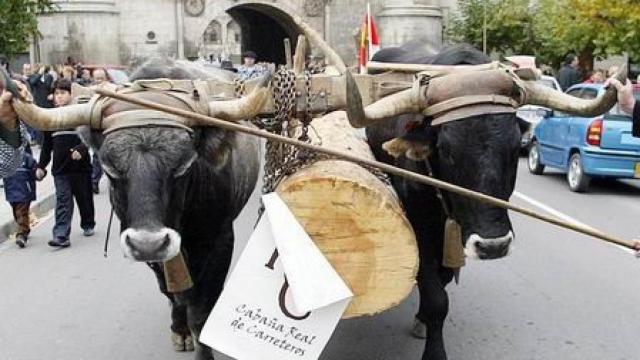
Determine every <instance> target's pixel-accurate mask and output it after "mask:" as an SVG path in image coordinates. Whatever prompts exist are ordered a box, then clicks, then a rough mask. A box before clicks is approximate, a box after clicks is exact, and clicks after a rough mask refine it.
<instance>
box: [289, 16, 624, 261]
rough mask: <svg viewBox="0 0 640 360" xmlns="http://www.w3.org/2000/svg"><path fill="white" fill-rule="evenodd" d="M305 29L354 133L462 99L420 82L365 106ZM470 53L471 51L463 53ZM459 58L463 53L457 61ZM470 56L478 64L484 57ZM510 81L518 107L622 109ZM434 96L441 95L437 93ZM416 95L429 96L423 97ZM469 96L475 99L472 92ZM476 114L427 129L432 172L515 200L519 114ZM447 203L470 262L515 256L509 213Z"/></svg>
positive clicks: (591, 112)
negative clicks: (328, 68) (336, 84)
mask: <svg viewBox="0 0 640 360" xmlns="http://www.w3.org/2000/svg"><path fill="white" fill-rule="evenodd" d="M300 26H301V28H303V30H304V31H305V33H306V34H307V37H308V38H309V40H310V41H311V42H312V43H314V45H315V46H317V47H319V48H320V49H321V50H322V51H323V52H324V53H325V54H326V57H327V59H328V60H329V62H331V63H333V64H334V65H335V66H336V68H337V69H338V71H340V72H341V73H342V74H343V75H344V76H345V78H346V87H347V91H346V93H347V100H346V104H347V114H348V117H349V121H350V123H351V125H352V126H354V127H367V126H370V125H374V124H380V123H384V122H389V121H396V120H397V117H398V115H402V114H423V113H424V112H425V111H426V110H427V109H428V108H429V106H430V105H431V104H435V103H437V102H438V101H433V99H432V97H436V98H438V100H439V101H443V100H448V99H449V98H448V95H447V94H455V93H456V91H454V89H452V82H451V81H450V79H451V78H450V77H443V78H434V79H431V81H430V84H429V88H428V91H427V90H426V89H423V88H421V86H422V85H421V84H420V83H416V84H415V85H414V87H413V88H412V89H408V90H405V91H400V92H398V93H396V94H393V95H391V96H387V97H385V98H383V99H381V100H379V101H377V102H375V103H373V104H371V105H369V106H367V107H363V106H362V98H361V95H360V93H359V91H358V88H357V86H356V83H355V81H354V79H353V77H352V76H351V75H350V73H349V71H348V70H347V69H346V67H345V66H344V63H343V62H342V60H341V59H340V57H339V56H338V55H337V54H336V53H335V52H334V51H333V50H332V49H331V48H330V47H329V46H328V45H327V44H326V43H325V42H324V41H323V40H322V38H321V37H320V36H319V35H318V34H316V33H315V32H314V31H313V30H312V29H309V28H308V27H306V26H305V25H304V24H300ZM464 51H467V52H468V51H470V50H469V49H464ZM473 51H476V50H473ZM476 52H477V51H476ZM459 55H460V53H458V54H457V56H459ZM463 55H464V53H463ZM464 57H465V59H459V60H462V61H463V62H464V60H467V61H468V59H469V57H468V56H464ZM471 57H476V58H478V57H477V54H474V56H471ZM488 60H489V59H487V62H488ZM459 63H460V62H454V63H449V64H447V63H444V64H445V65H455V64H459ZM390 66H393V64H390ZM432 70H434V71H442V70H443V67H442V66H434V67H433V69H432ZM498 73H502V75H499V74H498ZM496 74H497V75H496V76H498V78H496V79H489V80H492V81H493V80H498V81H503V80H505V79H504V77H505V76H507V75H506V72H504V71H497V70H496ZM463 76H464V77H467V76H469V75H468V74H466V75H463ZM616 76H617V77H618V78H626V68H622V69H621V70H620V72H619V73H618V74H617V75H616ZM507 80H508V81H509V86H508V87H509V89H511V88H513V94H511V95H510V96H511V97H512V98H513V100H514V102H517V103H518V105H525V104H532V105H541V106H546V107H549V108H552V109H556V110H561V111H564V112H568V113H574V114H579V115H582V116H595V115H597V114H602V113H604V112H606V111H607V110H608V109H609V108H611V107H612V106H613V105H614V104H615V102H616V96H617V94H616V91H615V89H614V88H613V87H612V88H610V89H608V90H607V92H606V94H605V95H604V96H602V97H600V98H598V99H593V100H582V99H577V98H574V97H571V96H568V95H566V94H564V93H562V92H559V91H555V90H553V89H550V88H547V87H544V86H541V85H539V84H537V83H536V82H535V81H524V80H520V79H517V80H514V78H513V77H510V76H508V78H507ZM438 81H439V82H440V86H434V85H435V84H434V82H438ZM490 82H491V81H490ZM477 83H478V84H479V86H482V84H483V82H482V81H478V82H477ZM457 85H458V87H459V88H461V90H462V91H463V92H464V90H465V89H464V87H465V86H468V81H465V79H462V80H461V81H458V84H457ZM416 89H422V90H421V91H420V92H417V91H416ZM432 90H433V91H436V92H437V93H433V92H432ZM417 93H420V94H423V96H416V95H417ZM486 93H487V92H480V93H479V94H486ZM469 95H473V92H472V93H471V94H469ZM463 111H464V110H463ZM477 114H478V112H476V113H469V114H468V115H467V116H460V117H459V118H457V119H455V120H456V121H450V122H446V123H443V124H439V125H437V126H432V125H430V124H429V125H426V126H425V128H424V130H425V132H427V133H428V134H426V135H427V136H425V137H426V138H429V137H430V138H431V141H430V145H431V148H432V150H433V152H432V155H431V157H430V163H431V166H432V168H433V171H434V173H435V175H436V176H437V177H439V178H440V179H442V180H445V181H447V182H450V183H453V184H455V185H459V186H462V187H465V188H468V189H471V190H475V191H478V192H481V193H484V194H487V195H491V196H494V197H497V198H500V199H502V200H508V199H509V197H510V196H511V194H512V192H513V190H514V186H515V179H516V171H517V163H518V151H519V141H520V129H519V126H518V122H517V120H516V116H515V114H514V112H513V109H511V111H493V112H491V111H488V112H487V113H485V114H484V115H477ZM445 202H446V203H447V204H446V205H447V207H448V208H449V209H450V210H451V214H450V215H451V217H452V218H454V219H455V220H457V222H458V223H459V224H460V225H461V227H462V235H463V242H464V245H465V252H466V253H467V255H468V256H470V257H473V258H480V259H495V258H500V257H503V256H505V255H506V254H508V252H509V248H510V246H511V244H512V242H513V240H514V235H513V230H512V227H511V222H510V220H509V217H508V214H507V211H506V210H505V209H502V208H497V207H494V206H489V205H485V204H483V203H479V202H477V201H475V200H471V199H468V198H465V197H462V196H460V195H456V194H446V196H445Z"/></svg>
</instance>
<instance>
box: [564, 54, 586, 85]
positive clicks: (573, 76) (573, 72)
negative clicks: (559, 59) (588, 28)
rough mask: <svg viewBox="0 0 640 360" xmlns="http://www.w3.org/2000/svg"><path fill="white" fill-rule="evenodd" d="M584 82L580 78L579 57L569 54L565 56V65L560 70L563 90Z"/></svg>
mask: <svg viewBox="0 0 640 360" xmlns="http://www.w3.org/2000/svg"><path fill="white" fill-rule="evenodd" d="M580 82H582V81H581V79H580V72H579V71H578V57H577V56H575V55H573V54H569V55H567V57H566V58H565V61H564V65H563V66H562V68H561V69H560V71H558V83H559V84H560V87H561V88H562V91H566V90H567V89H568V88H570V87H571V86H572V85H575V84H578V83H580Z"/></svg>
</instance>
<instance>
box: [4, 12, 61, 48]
mask: <svg viewBox="0 0 640 360" xmlns="http://www.w3.org/2000/svg"><path fill="white" fill-rule="evenodd" d="M53 10H54V5H53V4H52V1H51V0H3V1H2V2H1V4H0V54H7V55H10V54H16V53H20V52H24V51H25V50H27V48H28V46H29V41H30V40H31V39H32V38H33V37H34V36H40V33H39V32H38V20H37V18H36V15H37V14H39V13H43V12H50V11H53Z"/></svg>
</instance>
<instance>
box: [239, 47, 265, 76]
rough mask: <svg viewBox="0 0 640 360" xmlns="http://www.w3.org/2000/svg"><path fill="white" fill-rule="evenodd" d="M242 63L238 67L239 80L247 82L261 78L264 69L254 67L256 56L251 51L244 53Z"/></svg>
mask: <svg viewBox="0 0 640 360" xmlns="http://www.w3.org/2000/svg"><path fill="white" fill-rule="evenodd" d="M243 59H244V60H243V61H244V63H243V64H242V65H240V67H238V77H239V78H240V80H249V79H253V78H257V77H260V76H262V74H263V73H264V69H263V68H262V67H260V66H258V65H256V60H257V59H258V55H257V54H256V53H255V52H253V51H246V52H245V53H244V55H243Z"/></svg>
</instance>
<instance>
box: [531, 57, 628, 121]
mask: <svg viewBox="0 0 640 360" xmlns="http://www.w3.org/2000/svg"><path fill="white" fill-rule="evenodd" d="M627 70H628V69H627V65H626V64H624V65H622V66H621V67H620V69H619V70H618V72H617V73H616V74H615V75H614V78H616V79H618V80H620V81H622V82H623V83H624V81H626V79H627ZM523 89H524V91H525V99H524V101H523V105H525V104H530V105H540V106H545V107H548V108H551V109H554V110H560V111H563V112H566V113H570V114H575V115H579V116H584V117H593V116H598V115H601V114H604V113H606V112H607V111H609V109H611V108H612V107H613V106H614V105H615V104H616V102H617V101H618V95H617V94H618V93H617V91H616V88H615V87H613V86H609V87H607V90H606V91H605V93H604V95H602V96H599V97H597V98H596V99H591V100H585V99H579V98H576V97H574V96H571V95H568V94H565V93H563V92H561V91H558V90H554V89H552V88H549V87H546V86H544V85H541V84H539V83H536V82H535V81H523Z"/></svg>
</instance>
